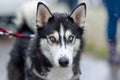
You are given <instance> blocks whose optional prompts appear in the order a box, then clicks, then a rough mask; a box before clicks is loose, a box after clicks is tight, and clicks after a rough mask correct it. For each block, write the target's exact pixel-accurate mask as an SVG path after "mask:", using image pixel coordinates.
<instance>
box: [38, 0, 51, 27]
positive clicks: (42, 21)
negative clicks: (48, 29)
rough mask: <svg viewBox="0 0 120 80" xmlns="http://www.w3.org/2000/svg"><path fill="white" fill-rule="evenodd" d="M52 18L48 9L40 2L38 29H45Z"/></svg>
mask: <svg viewBox="0 0 120 80" xmlns="http://www.w3.org/2000/svg"><path fill="white" fill-rule="evenodd" d="M51 17H52V14H51V12H50V10H49V9H48V7H47V6H46V5H45V4H43V3H41V2H39V3H38V5H37V17H36V19H37V20H36V25H37V27H43V26H44V25H46V24H47V23H48V20H49V19H50V18H51Z"/></svg>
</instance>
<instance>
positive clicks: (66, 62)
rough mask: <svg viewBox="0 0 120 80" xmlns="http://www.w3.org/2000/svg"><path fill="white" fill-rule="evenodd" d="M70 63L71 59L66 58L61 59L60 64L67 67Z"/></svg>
mask: <svg viewBox="0 0 120 80" xmlns="http://www.w3.org/2000/svg"><path fill="white" fill-rule="evenodd" d="M68 63H69V59H68V58H66V57H61V58H60V59H59V64H60V66H61V67H67V66H68Z"/></svg>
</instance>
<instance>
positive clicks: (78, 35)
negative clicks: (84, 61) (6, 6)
mask: <svg viewBox="0 0 120 80" xmlns="http://www.w3.org/2000/svg"><path fill="white" fill-rule="evenodd" d="M85 17H86V5H85V3H82V4H80V5H79V6H78V7H77V8H76V9H75V10H74V11H73V12H72V13H71V14H70V15H68V14H65V13H53V14H52V13H51V12H50V10H49V9H48V7H47V6H46V5H45V4H43V3H41V2H39V3H38V6H37V15H36V26H37V32H36V37H35V38H34V39H32V40H30V41H29V40H28V41H23V42H26V44H28V45H27V46H26V45H25V44H23V43H16V44H17V47H16V45H15V48H14V50H15V51H12V53H11V54H13V55H11V61H10V62H9V66H8V70H9V80H44V78H45V79H46V80H71V79H72V78H73V77H74V76H76V75H77V74H78V73H80V67H79V61H80V56H81V52H82V49H83V27H84V24H85ZM18 44H20V45H23V46H22V47H18ZM24 46H25V47H24ZM18 50H19V51H18ZM21 51H23V52H21ZM15 55H16V56H17V57H16V56H15ZM13 56H14V57H13ZM15 73H16V74H15ZM11 74H12V75H11ZM33 74H34V75H33ZM11 76H12V77H11ZM36 76H37V78H36ZM42 77H44V78H42ZM76 80H79V78H78V79H76Z"/></svg>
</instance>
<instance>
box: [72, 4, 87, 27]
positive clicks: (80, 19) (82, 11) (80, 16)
mask: <svg viewBox="0 0 120 80" xmlns="http://www.w3.org/2000/svg"><path fill="white" fill-rule="evenodd" d="M70 18H72V19H73V21H74V22H75V23H76V24H77V25H78V26H79V27H84V26H85V19H86V4H85V3H81V4H80V5H78V7H77V8H75V9H74V10H73V12H72V14H71V15H70Z"/></svg>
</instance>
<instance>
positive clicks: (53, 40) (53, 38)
mask: <svg viewBox="0 0 120 80" xmlns="http://www.w3.org/2000/svg"><path fill="white" fill-rule="evenodd" d="M49 39H50V41H51V42H52V43H56V42H57V40H56V38H55V37H54V36H50V37H49Z"/></svg>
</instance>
